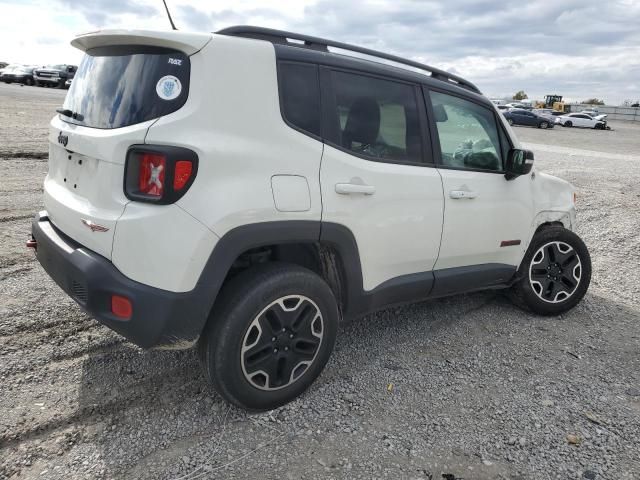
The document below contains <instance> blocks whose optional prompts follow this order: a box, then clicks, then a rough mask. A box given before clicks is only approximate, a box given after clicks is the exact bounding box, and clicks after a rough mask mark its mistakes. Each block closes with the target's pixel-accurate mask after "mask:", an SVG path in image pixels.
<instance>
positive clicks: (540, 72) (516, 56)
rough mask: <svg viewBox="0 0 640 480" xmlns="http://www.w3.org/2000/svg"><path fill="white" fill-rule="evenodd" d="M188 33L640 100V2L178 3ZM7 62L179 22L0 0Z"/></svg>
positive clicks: (496, 82) (112, 2) (154, 14)
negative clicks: (86, 36)
mask: <svg viewBox="0 0 640 480" xmlns="http://www.w3.org/2000/svg"><path fill="white" fill-rule="evenodd" d="M167 3H168V4H169V8H170V9H171V12H172V15H173V17H174V21H175V23H176V26H177V27H178V29H180V30H191V31H208V32H211V31H216V30H219V29H221V28H224V27H227V26H231V25H241V24H245V25H246V24H248V25H259V26H264V27H271V28H279V29H285V30H289V31H294V32H299V33H306V34H310V35H314V36H320V37H325V38H330V39H333V40H338V41H342V42H347V43H352V44H356V45H361V46H365V47H369V48H374V49H377V50H382V51H385V52H390V53H394V54H397V55H400V56H402V57H405V58H410V59H413V60H417V61H420V62H424V63H427V64H429V65H432V66H435V67H439V68H442V69H445V70H448V71H450V72H452V73H456V74H458V75H460V76H462V77H464V78H466V79H468V80H470V81H472V82H473V83H475V84H476V85H477V86H478V87H479V88H480V89H481V90H482V92H483V93H484V94H485V95H487V96H489V97H492V98H493V97H510V96H511V95H513V94H514V93H515V92H517V91H519V90H524V91H525V92H526V93H527V94H528V95H529V97H530V98H538V99H541V98H543V97H544V95H546V94H559V95H564V97H565V99H567V100H570V101H581V100H584V99H587V98H592V97H596V98H601V99H604V100H605V101H606V102H607V104H611V105H617V104H620V103H621V102H623V101H624V100H632V101H636V100H638V99H640V0H560V1H558V0H527V1H522V0H518V1H514V0H505V1H497V0H446V1H430V0H360V1H359V0H295V1H288V0H281V1H275V0H215V1H214V0H167ZM0 12H2V18H3V21H2V22H1V26H0V61H7V62H18V63H29V64H31V63H33V64H45V63H70V64H77V63H78V62H79V61H80V59H81V58H82V52H80V51H78V50H76V49H74V48H73V47H71V46H70V45H69V42H70V41H71V39H72V38H73V37H74V36H75V35H77V34H80V33H82V32H88V31H93V30H96V29H102V28H131V29H135V28H141V29H158V30H166V29H169V28H170V27H169V23H168V20H167V17H166V14H165V12H164V7H163V5H162V0H0Z"/></svg>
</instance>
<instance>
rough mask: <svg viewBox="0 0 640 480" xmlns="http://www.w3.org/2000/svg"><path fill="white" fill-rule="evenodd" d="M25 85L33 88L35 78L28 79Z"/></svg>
mask: <svg viewBox="0 0 640 480" xmlns="http://www.w3.org/2000/svg"><path fill="white" fill-rule="evenodd" d="M24 83H25V84H26V85H27V86H29V87H30V86H32V85H33V78H27V79H26V80H25V81H24Z"/></svg>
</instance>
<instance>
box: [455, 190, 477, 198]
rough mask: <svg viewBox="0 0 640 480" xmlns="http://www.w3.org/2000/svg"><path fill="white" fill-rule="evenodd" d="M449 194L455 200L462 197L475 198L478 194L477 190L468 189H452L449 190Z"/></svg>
mask: <svg viewBox="0 0 640 480" xmlns="http://www.w3.org/2000/svg"><path fill="white" fill-rule="evenodd" d="M449 196H450V197H451V198H453V199H454V200H459V199H461V198H468V199H469V200H471V199H474V198H476V197H477V196H478V194H477V193H476V192H470V191H468V190H451V191H450V192H449Z"/></svg>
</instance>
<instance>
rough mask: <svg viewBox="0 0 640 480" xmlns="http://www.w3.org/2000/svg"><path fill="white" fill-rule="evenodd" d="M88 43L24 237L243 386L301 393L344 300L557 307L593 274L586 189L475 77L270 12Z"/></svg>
mask: <svg viewBox="0 0 640 480" xmlns="http://www.w3.org/2000/svg"><path fill="white" fill-rule="evenodd" d="M72 45H74V46H75V47H77V48H79V49H81V50H83V51H85V56H84V59H83V60H82V64H81V65H80V67H79V68H78V71H77V73H76V76H75V79H74V81H73V84H72V86H71V89H70V90H69V92H68V94H67V97H66V100H65V102H64V105H63V106H62V108H60V109H59V110H58V115H56V117H55V118H54V119H53V120H52V121H51V129H50V133H49V141H50V147H49V173H48V175H47V177H46V179H45V182H44V203H45V208H46V210H45V211H43V212H40V213H39V214H38V215H37V217H36V218H35V220H34V222H33V231H32V235H33V238H32V239H31V240H30V242H28V243H29V244H30V246H33V247H35V248H36V252H37V253H36V255H37V258H38V260H39V261H40V263H41V264H42V266H43V267H44V268H45V270H46V271H47V272H48V273H49V275H51V277H53V279H54V280H55V281H56V282H57V283H58V284H59V285H60V287H61V288H62V289H63V290H64V291H65V292H66V293H68V294H69V295H70V296H71V297H73V299H74V300H76V301H77V302H78V303H79V304H80V305H81V306H82V307H83V308H84V309H85V310H86V311H87V312H89V313H90V314H91V315H93V316H94V317H95V318H96V319H98V320H99V321H100V322H102V323H103V324H105V325H107V326H108V327H110V328H112V329H113V330H115V331H117V332H119V333H121V334H122V335H124V336H125V337H126V338H128V339H129V340H131V341H132V342H134V343H136V344H137V345H139V346H141V347H144V348H151V347H156V348H171V349H180V348H189V347H191V346H193V345H195V344H196V343H197V344H198V347H199V351H200V356H201V358H202V363H203V365H204V370H205V372H206V375H207V377H208V379H209V380H210V381H211V382H212V383H213V384H214V385H215V387H216V388H217V389H218V391H219V392H220V393H221V394H222V396H224V398H226V399H227V400H228V401H230V402H232V403H234V404H236V405H240V406H242V407H244V408H247V409H251V410H264V409H271V408H274V407H276V406H278V405H282V404H284V403H286V402H288V401H290V400H292V399H293V398H295V397H296V396H297V395H299V394H301V393H302V392H303V391H304V390H305V389H306V388H307V387H308V386H309V385H310V384H311V383H312V382H313V380H314V379H315V378H316V377H317V376H318V375H319V374H320V372H321V370H322V369H323V367H324V365H325V364H326V362H327V360H328V358H329V355H330V353H331V350H332V347H333V345H334V340H335V337H336V331H337V326H338V322H339V320H340V319H341V318H345V317H354V316H360V315H363V314H365V313H367V312H371V311H373V310H376V309H380V308H384V307H386V306H389V305H393V304H401V303H407V302H415V301H420V300H424V299H429V298H435V297H440V296H444V295H452V294H457V293H462V292H469V291H472V290H481V289H498V288H505V289H510V291H511V292H512V293H513V295H512V297H513V298H515V299H516V300H517V302H518V303H519V304H520V305H522V306H524V307H526V308H529V309H530V310H532V311H534V312H536V313H539V314H543V315H556V314H559V313H562V312H565V311H567V310H569V309H570V308H572V307H573V306H574V305H576V304H577V303H578V302H579V301H580V299H581V298H582V297H583V296H584V294H585V292H586V290H587V288H588V286H589V280H590V275H591V263H590V258H589V253H588V251H587V249H586V247H585V245H584V243H583V242H582V241H581V240H580V238H578V237H577V236H576V235H575V234H574V233H573V232H572V230H573V228H574V227H575V207H574V192H573V188H572V187H571V185H570V184H568V183H567V182H565V181H563V180H560V179H557V178H554V177H552V176H549V175H545V174H544V173H540V172H537V171H536V170H535V169H532V163H533V155H532V154H531V152H528V151H525V150H522V149H521V148H520V146H519V143H518V140H517V139H516V137H515V135H514V134H513V132H512V131H511V129H510V128H509V125H508V124H507V123H506V122H505V120H504V118H503V117H502V115H500V113H499V112H498V111H497V110H496V109H495V107H494V106H493V104H492V103H491V102H490V101H489V100H488V99H487V98H485V97H484V96H483V95H482V94H481V93H480V92H479V91H478V89H477V88H476V87H475V86H474V85H473V84H471V83H469V82H468V81H466V80H464V79H462V78H460V77H457V76H455V75H451V74H448V73H446V72H443V71H441V70H438V69H435V68H432V67H429V66H427V65H422V64H419V63H416V62H412V61H408V60H405V59H402V58H399V57H395V56H391V55H386V54H383V53H380V52H375V51H372V50H367V49H363V48H359V47H355V46H352V45H346V44H341V43H337V42H331V41H327V40H323V39H319V38H313V37H308V36H304V35H298V34H294V33H289V32H281V31H275V30H268V29H263V28H255V27H233V28H229V29H226V30H222V31H220V32H217V33H216V34H192V33H182V32H150V31H125V30H110V31H101V32H94V33H89V34H86V35H81V36H79V37H77V38H76V39H74V40H73V41H72ZM330 47H336V48H338V49H340V51H341V52H342V53H341V54H338V53H336V52H334V51H332V50H331V49H330ZM347 51H351V52H354V53H356V54H357V55H347V54H346V53H347ZM365 57H366V59H365ZM391 62H393V64H392V63H391Z"/></svg>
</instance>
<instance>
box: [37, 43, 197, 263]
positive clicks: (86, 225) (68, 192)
mask: <svg viewBox="0 0 640 480" xmlns="http://www.w3.org/2000/svg"><path fill="white" fill-rule="evenodd" d="M189 76H190V64H189V57H188V56H187V55H186V54H185V53H183V52H180V51H177V50H175V49H171V48H167V47H151V46H145V45H118V46H100V47H95V48H91V49H89V50H88V51H87V52H86V55H85V57H84V59H83V60H82V63H81V64H80V66H79V68H78V71H77V73H76V75H75V78H74V81H73V83H72V85H71V88H70V90H69V92H68V94H67V97H66V99H65V102H64V105H63V106H62V109H61V110H62V111H63V113H61V114H59V115H57V116H56V117H54V119H53V120H52V121H51V126H50V131H49V173H48V175H47V178H46V179H45V208H46V210H47V212H48V214H49V219H50V220H51V222H52V223H53V224H54V225H55V226H56V227H57V228H58V229H60V230H61V231H62V232H63V233H65V234H66V235H68V236H69V237H71V238H72V239H73V240H75V241H77V242H78V243H80V244H81V245H83V246H85V247H87V248H89V249H91V250H93V251H95V252H96V253H99V254H100V255H102V256H104V257H106V258H108V259H111V250H112V245H113V237H114V233H115V228H116V222H117V220H118V218H119V217H120V216H121V215H122V212H123V211H124V207H125V205H126V204H127V202H128V199H127V198H126V197H125V195H124V190H123V184H124V168H125V161H126V155H127V150H128V149H129V148H130V147H131V146H132V145H136V144H143V143H144V140H145V136H146V133H147V130H148V128H149V127H150V126H151V125H152V124H153V122H154V121H155V120H156V119H158V118H160V117H161V116H163V115H166V114H169V113H172V112H174V111H176V110H178V109H179V108H180V107H182V105H184V103H185V101H186V99H187V96H188V90H189Z"/></svg>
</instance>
